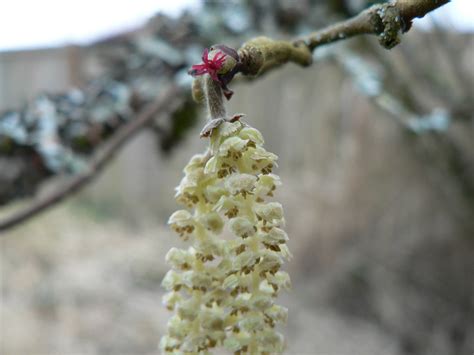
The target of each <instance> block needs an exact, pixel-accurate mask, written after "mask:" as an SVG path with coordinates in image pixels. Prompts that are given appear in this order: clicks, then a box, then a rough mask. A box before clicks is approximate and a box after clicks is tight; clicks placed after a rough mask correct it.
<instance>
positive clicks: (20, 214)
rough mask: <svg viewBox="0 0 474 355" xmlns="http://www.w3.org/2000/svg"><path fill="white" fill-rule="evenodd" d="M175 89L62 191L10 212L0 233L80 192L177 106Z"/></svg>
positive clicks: (121, 132) (112, 141)
mask: <svg viewBox="0 0 474 355" xmlns="http://www.w3.org/2000/svg"><path fill="white" fill-rule="evenodd" d="M177 94H178V89H177V88H176V87H174V86H172V87H170V88H169V89H168V90H166V91H165V92H164V93H163V94H162V95H160V96H159V97H158V98H157V99H156V100H155V101H153V102H151V103H150V104H148V105H147V106H146V107H145V108H144V109H143V110H142V111H141V112H140V113H138V114H137V116H136V118H135V119H133V120H131V121H130V122H129V123H128V124H126V125H125V126H124V127H122V128H121V129H120V130H119V131H118V132H117V133H115V134H114V136H113V137H112V138H111V139H110V140H109V141H108V143H107V145H106V146H105V147H104V149H103V150H102V151H100V152H98V153H97V156H96V157H95V158H94V159H92V160H91V163H90V166H89V167H88V169H87V171H86V172H85V173H83V174H79V175H77V176H75V177H73V178H72V179H71V180H69V181H68V182H67V183H66V184H65V185H64V186H63V187H62V188H60V189H57V190H56V191H54V192H52V193H51V194H50V195H48V196H46V197H45V198H42V199H39V200H37V201H35V202H33V203H32V204H30V205H29V206H27V207H26V208H24V209H22V210H19V211H17V212H14V213H13V214H12V215H11V216H8V217H6V218H5V219H3V220H0V232H1V231H5V230H7V229H10V228H12V227H15V226H16V225H18V224H19V223H22V222H25V221H26V220H28V219H30V218H33V217H35V216H37V215H38V214H40V213H42V212H44V211H46V210H47V209H48V208H50V207H53V206H54V205H56V204H57V203H58V202H61V201H63V200H64V199H66V198H67V197H69V196H71V195H72V194H74V193H76V192H78V191H80V190H81V189H82V188H83V187H84V186H86V185H87V184H88V183H89V182H91V181H92V180H93V179H94V178H95V177H96V176H97V175H98V174H99V173H100V172H101V171H102V170H103V169H104V167H105V166H106V165H107V164H108V163H109V162H111V161H112V159H113V158H114V156H115V155H116V154H117V152H118V151H119V150H120V149H121V148H122V147H123V146H124V144H125V143H126V142H127V141H128V140H130V139H131V138H132V137H133V136H134V135H135V134H136V133H138V132H139V131H140V130H141V129H143V128H144V127H146V126H147V125H148V124H149V123H151V121H152V120H153V119H154V118H155V117H156V115H158V114H160V115H163V114H165V113H166V112H168V111H170V110H171V109H172V108H173V106H174V105H175V104H176V103H177V98H178V97H179V96H177Z"/></svg>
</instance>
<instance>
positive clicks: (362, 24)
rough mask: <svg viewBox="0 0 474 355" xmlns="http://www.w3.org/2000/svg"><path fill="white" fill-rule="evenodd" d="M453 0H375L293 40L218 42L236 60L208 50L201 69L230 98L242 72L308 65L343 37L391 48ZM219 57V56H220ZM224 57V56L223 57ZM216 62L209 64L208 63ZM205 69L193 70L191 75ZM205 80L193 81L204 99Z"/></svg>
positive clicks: (260, 72)
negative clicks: (366, 37) (366, 38)
mask: <svg viewBox="0 0 474 355" xmlns="http://www.w3.org/2000/svg"><path fill="white" fill-rule="evenodd" d="M449 1H450V0H395V1H391V2H388V3H384V4H376V5H373V6H372V7H370V8H368V9H366V10H364V11H362V12H361V13H360V14H358V15H356V16H354V17H352V18H350V19H348V20H345V21H342V22H340V23H337V24H335V25H332V26H329V27H327V28H324V29H322V30H319V31H316V32H314V33H311V34H309V35H307V36H304V37H301V38H297V39H295V40H292V41H285V40H279V41H277V40H272V39H270V38H267V37H257V38H254V39H251V40H250V41H248V42H246V43H244V44H243V45H242V47H241V48H240V49H239V50H237V51H236V50H234V49H232V48H229V47H226V46H223V45H217V46H214V47H211V51H212V50H222V49H223V48H225V50H224V54H226V55H228V56H229V55H230V53H232V57H233V59H234V60H233V61H232V63H229V64H228V66H227V67H225V68H224V67H222V68H221V67H220V66H219V63H218V61H217V62H216V63H212V61H209V59H208V57H207V55H208V52H205V53H204V55H203V62H204V63H203V64H202V66H204V67H202V68H201V69H203V68H205V69H206V70H207V69H209V70H210V71H205V72H206V73H213V74H211V75H214V79H215V80H217V81H219V82H220V83H221V87H222V88H223V90H224V94H225V96H226V97H227V99H230V97H231V96H232V91H231V90H229V89H228V88H227V85H228V84H229V82H230V81H231V80H232V78H233V77H234V76H235V75H236V74H237V73H241V74H243V75H245V76H250V77H253V78H255V77H258V76H261V75H263V74H264V73H266V72H268V71H269V70H271V69H274V68H277V67H280V66H282V65H284V64H286V63H295V64H298V65H300V66H303V67H306V66H309V65H311V63H312V52H313V51H314V50H315V48H317V47H318V46H321V45H326V44H329V43H333V42H336V41H340V40H344V39H347V38H349V37H354V36H356V35H363V34H372V35H377V36H378V39H379V43H380V45H381V46H383V47H384V48H386V49H391V48H393V47H395V46H396V45H397V44H399V43H400V40H401V39H400V36H401V34H403V33H405V32H407V31H408V30H409V29H410V28H411V25H412V21H413V20H414V19H415V18H420V17H423V16H425V15H426V14H427V13H429V12H431V11H433V10H435V9H437V8H439V7H441V6H442V5H445V4H447V3H448V2H449ZM218 59H219V58H218ZM220 59H222V58H220ZM208 64H211V65H217V66H216V67H214V68H212V67H210V68H206V65H208ZM202 73H204V72H202V71H199V70H197V71H196V70H195V71H191V72H190V74H192V75H195V76H196V75H200V74H202ZM202 85H203V81H202V80H201V79H200V78H198V79H196V80H195V82H194V84H193V97H194V99H195V100H196V101H197V102H201V101H202V100H203V98H204V96H203V87H202Z"/></svg>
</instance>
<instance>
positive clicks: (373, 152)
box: [0, 0, 474, 355]
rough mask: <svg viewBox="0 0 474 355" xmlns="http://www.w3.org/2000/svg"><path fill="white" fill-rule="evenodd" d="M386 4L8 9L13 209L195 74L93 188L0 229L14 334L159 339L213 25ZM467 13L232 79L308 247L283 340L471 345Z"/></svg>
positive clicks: (238, 106)
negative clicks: (165, 280) (271, 156)
mask: <svg viewBox="0 0 474 355" xmlns="http://www.w3.org/2000/svg"><path fill="white" fill-rule="evenodd" d="M372 3H374V2H373V1H365V0H327V1H322V0H298V1H285V0H278V1H275V2H269V1H265V0H259V1H244V0H242V1H230V0H229V1H207V2H199V1H197V0H196V1H179V2H176V1H174V2H166V1H134V2H133V3H130V4H128V2H124V1H122V2H120V1H119V2H117V1H115V2H109V1H102V2H100V3H97V2H92V1H90V2H89V1H85V2H81V3H80V4H79V3H78V4H77V5H70V4H67V6H66V2H60V1H53V0H50V1H38V2H34V4H33V2H27V1H23V2H21V1H17V2H15V4H18V5H17V6H16V7H15V5H13V3H12V5H9V6H12V8H10V9H7V11H2V14H1V15H0V18H1V21H0V23H1V25H0V51H2V52H0V206H1V208H0V217H6V216H9V215H11V214H12V213H14V212H15V211H18V210H21V209H22V208H24V207H25V206H28V205H29V204H30V203H31V201H32V199H34V198H38V197H41V196H46V195H48V193H50V192H51V191H54V190H55V189H57V186H61V184H62V183H63V182H64V181H67V180H68V179H69V178H70V177H71V175H74V174H77V173H80V172H81V171H83V169H86V168H87V162H88V159H90V158H91V157H92V156H94V154H96V152H97V151H100V149H102V147H103V146H104V144H107V141H108V139H110V137H113V135H114V133H115V132H117V131H118V130H119V129H120V127H123V126H124V125H126V124H127V123H128V122H129V121H130V120H132V119H133V117H134V114H135V113H136V112H138V111H139V108H141V107H143V106H144V105H145V104H146V103H148V102H150V100H151V99H152V98H153V97H154V96H156V95H157V94H158V93H160V92H163V91H164V90H165V88H166V87H169V86H170V85H172V84H176V85H178V86H179V87H180V88H181V89H180V90H181V93H182V95H181V96H180V98H179V100H178V102H177V104H176V105H175V106H176V107H175V108H174V109H173V110H172V112H168V113H166V114H163V115H157V117H156V120H155V122H154V124H153V125H152V127H151V128H150V129H145V130H143V131H142V132H141V133H140V134H139V135H138V136H136V137H134V138H133V139H132V140H130V141H129V142H128V143H127V145H126V146H125V147H124V149H123V150H122V151H121V152H120V154H118V155H117V157H116V159H114V160H113V161H112V163H111V164H110V165H108V166H107V167H106V169H105V171H104V172H103V173H101V174H100V175H99V176H98V178H97V179H96V180H95V181H94V182H92V183H91V184H89V185H88V186H87V187H86V188H85V189H84V190H82V191H81V192H80V193H78V194H76V195H74V196H72V197H71V198H69V199H68V200H66V201H65V202H62V203H60V204H59V205H57V206H56V207H54V208H53V209H51V210H49V211H47V212H45V213H44V214H42V215H40V216H38V217H37V218H34V219H32V220H30V221H28V222H26V223H24V224H21V225H19V226H17V227H16V228H14V229H11V230H7V231H4V232H0V233H2V234H1V238H0V243H1V254H0V256H1V260H0V268H1V274H0V275H1V288H2V289H1V305H0V307H1V308H0V312H1V313H0V353H1V354H11V355H19V354H152V353H156V352H157V344H158V341H159V339H160V337H161V335H162V334H163V332H164V330H165V327H166V321H167V319H168V318H169V317H170V315H171V314H170V312H168V311H166V309H165V308H164V307H163V306H162V305H161V296H162V295H163V289H162V288H161V286H160V283H161V279H162V277H163V276H164V274H165V273H166V271H167V270H168V266H167V265H166V264H165V263H164V259H165V254H166V252H167V251H168V250H169V248H170V247H171V246H176V245H183V244H182V243H181V242H180V241H179V240H178V238H177V236H176V235H175V234H173V233H172V232H171V231H170V230H169V229H168V227H167V226H166V221H167V218H168V216H169V215H170V214H171V213H172V212H173V211H174V210H176V209H177V207H178V205H177V204H176V203H175V201H174V199H173V195H174V187H175V186H176V185H177V184H178V183H179V181H180V179H181V177H182V168H183V167H184V165H185V164H186V162H187V161H188V160H189V158H190V157H191V156H192V155H193V154H195V153H197V152H201V151H203V150H204V149H205V147H206V143H207V142H206V141H205V140H201V139H199V133H198V132H199V131H200V129H201V127H202V125H203V122H204V120H205V116H206V115H205V112H204V110H202V109H201V108H200V107H197V106H196V105H194V104H193V103H192V102H191V101H190V99H189V90H188V88H189V85H190V78H188V77H187V75H186V70H187V68H189V66H190V65H191V64H192V63H198V62H199V61H200V55H201V53H202V50H203V48H204V47H207V46H209V45H211V44H213V43H219V42H224V43H226V44H228V45H231V46H234V47H236V48H237V47H238V46H239V45H240V44H241V43H242V42H243V41H245V40H246V39H249V38H252V37H254V36H256V35H262V34H263V35H267V36H270V37H274V38H291V37H294V36H296V35H301V34H305V33H309V32H311V31H312V30H314V29H318V28H321V27H323V26H326V25H328V24H331V23H334V22H335V21H338V20H341V19H344V18H347V17H350V16H352V15H354V14H356V13H358V12H359V11H361V10H362V9H363V8H365V7H367V6H369V5H370V4H372ZM26 8H28V9H29V10H28V11H25V9H26ZM183 9H187V10H185V12H184V13H182V12H181V11H182V10H183ZM30 10H31V11H30ZM159 11H161V12H160V13H159V14H157V13H158V12H159ZM473 13H474V11H473V9H472V4H470V1H462V0H456V1H453V2H452V3H451V4H448V5H446V6H444V7H442V8H441V9H439V10H437V11H436V16H427V17H426V18H424V19H423V20H419V21H418V20H417V21H416V22H415V26H414V29H412V30H411V31H410V32H409V33H407V34H406V35H404V36H403V38H402V43H401V44H400V45H399V46H397V47H395V48H394V49H392V50H390V51H387V50H384V49H382V48H381V47H380V46H379V45H378V43H377V39H376V38H375V37H373V36H370V37H363V38H362V37H361V38H354V39H351V40H347V41H343V42H342V43H338V44H334V45H331V46H327V47H321V48H318V49H317V50H316V51H315V54H314V58H315V63H314V64H313V65H312V66H311V67H309V68H304V69H302V68H299V67H296V66H294V65H287V66H285V67H283V68H281V69H279V70H277V71H275V72H271V73H269V74H268V75H266V76H265V77H263V78H260V79H258V80H255V81H251V82H245V81H244V80H241V81H238V82H237V80H236V83H232V85H231V87H232V89H233V90H234V91H235V95H234V97H233V98H232V100H231V101H230V102H229V104H228V109H229V112H244V113H245V114H247V121H248V122H249V123H250V124H251V125H253V126H255V127H256V128H258V129H259V130H260V131H261V132H262V133H263V135H264V137H265V138H266V148H267V149H268V150H269V151H272V152H274V153H276V154H277V155H278V156H279V158H280V159H279V168H278V170H277V171H276V173H277V174H279V175H280V177H281V179H282V181H283V186H282V187H281V188H280V189H279V191H277V195H276V198H277V199H278V200H279V201H280V202H281V203H282V204H283V206H284V208H285V217H286V220H287V231H288V234H289V236H290V242H289V246H290V250H292V252H293V254H294V258H293V260H292V261H291V262H290V263H288V264H287V265H286V269H287V270H288V271H289V273H290V275H291V277H292V282H293V291H292V292H291V293H289V294H285V295H282V296H281V303H282V304H284V305H285V306H287V307H289V322H288V325H287V326H286V328H284V329H283V332H284V333H285V335H286V337H287V340H288V349H287V353H288V354H327V355H343V354H344V355H345V354H361V355H363V354H367V355H371V354H374V355H376V354H387V355H388V354H394V355H395V354H400V355H403V354H430V355H438V354H439V355H448V354H453V355H454V354H460V355H464V354H465V355H472V353H473V351H474V153H473V152H474V135H473V134H474V117H473V113H474V95H473V90H474V69H473V68H474V66H473V64H474V35H473V33H474V32H473V30H474V26H473V24H474V19H473ZM379 47H380V48H379ZM45 122H46V123H47V124H46V123H45ZM51 142H53V143H54V144H53V143H51Z"/></svg>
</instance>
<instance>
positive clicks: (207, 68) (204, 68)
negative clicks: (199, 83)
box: [189, 48, 227, 81]
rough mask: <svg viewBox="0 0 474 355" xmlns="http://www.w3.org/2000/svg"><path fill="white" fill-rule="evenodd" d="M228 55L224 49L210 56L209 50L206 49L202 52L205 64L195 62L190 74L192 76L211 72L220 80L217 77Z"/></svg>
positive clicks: (211, 74)
mask: <svg viewBox="0 0 474 355" xmlns="http://www.w3.org/2000/svg"><path fill="white" fill-rule="evenodd" d="M226 57H227V55H226V54H225V53H224V52H222V51H217V52H216V54H215V55H214V56H213V57H212V58H209V51H208V50H207V48H206V49H204V52H203V54H202V61H203V64H195V65H193V66H192V67H191V69H190V70H189V74H191V75H192V76H198V75H204V74H209V75H210V76H211V78H212V80H214V81H220V80H219V78H218V77H217V74H218V72H219V70H220V69H221V68H222V66H223V65H224V61H225V58H226Z"/></svg>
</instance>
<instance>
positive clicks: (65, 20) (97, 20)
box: [0, 0, 474, 51]
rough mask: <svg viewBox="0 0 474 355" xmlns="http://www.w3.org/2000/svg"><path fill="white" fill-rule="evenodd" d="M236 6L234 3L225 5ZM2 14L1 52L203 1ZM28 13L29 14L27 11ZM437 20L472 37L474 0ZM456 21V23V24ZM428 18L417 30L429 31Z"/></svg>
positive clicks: (88, 35)
mask: <svg viewBox="0 0 474 355" xmlns="http://www.w3.org/2000/svg"><path fill="white" fill-rule="evenodd" d="M222 1H232V0H222ZM2 2H3V4H2V5H1V7H0V8H1V10H0V51H7V50H20V49H31V48H41V47H54V46H61V45H65V44H87V43H91V42H93V41H95V40H98V39H101V38H104V37H107V36H109V35H111V34H114V33H119V32H123V31H125V30H129V29H133V28H137V27H139V26H140V25H142V24H143V23H145V22H146V21H147V19H149V18H150V17H151V16H153V15H154V14H155V13H156V12H158V11H163V12H165V13H167V14H169V15H172V16H177V15H178V14H179V13H180V12H181V11H182V9H183V8H185V7H191V8H192V7H194V8H196V7H198V6H199V2H200V1H199V0H133V1H132V0H80V1H71V0H69V1H68V0H15V1H10V0H3V1H2ZM25 9H28V11H25ZM434 17H435V18H437V19H441V20H442V22H443V23H448V24H450V25H455V27H456V28H457V29H459V30H464V31H471V32H474V1H473V0H453V1H452V2H451V3H449V4H448V5H445V6H444V7H442V8H441V9H439V10H437V11H436V16H434ZM454 19H455V20H456V21H454ZM430 21H431V20H430V19H428V18H426V17H425V19H422V20H417V21H416V22H415V26H418V27H420V28H424V29H427V28H429V26H430Z"/></svg>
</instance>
